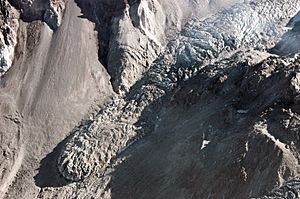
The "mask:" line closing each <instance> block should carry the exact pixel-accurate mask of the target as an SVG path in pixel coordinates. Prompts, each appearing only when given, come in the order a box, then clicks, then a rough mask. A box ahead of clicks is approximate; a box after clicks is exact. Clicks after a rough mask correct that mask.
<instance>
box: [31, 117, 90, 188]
mask: <svg viewBox="0 0 300 199" xmlns="http://www.w3.org/2000/svg"><path fill="white" fill-rule="evenodd" d="M90 124H91V120H89V119H87V120H85V119H83V120H82V121H81V122H80V124H79V125H78V126H76V127H75V128H74V129H73V130H72V131H71V133H70V135H69V136H67V137H66V138H65V139H64V140H63V141H61V142H60V143H59V144H58V145H57V146H56V147H55V148H54V149H53V151H52V152H51V153H49V154H48V155H47V156H46V157H45V158H43V159H42V160H41V162H40V167H39V169H38V174H37V175H36V176H34V182H35V184H36V186H38V187H41V188H43V187H62V186H65V185H67V184H70V183H71V181H68V180H66V179H65V178H64V177H63V176H62V175H61V174H60V173H59V171H58V167H57V162H58V157H59V155H60V153H61V151H62V149H63V147H64V146H65V144H66V143H67V142H68V140H69V139H70V138H71V137H72V136H73V134H74V132H75V131H77V130H79V129H85V128H86V127H87V126H89V125H90Z"/></svg>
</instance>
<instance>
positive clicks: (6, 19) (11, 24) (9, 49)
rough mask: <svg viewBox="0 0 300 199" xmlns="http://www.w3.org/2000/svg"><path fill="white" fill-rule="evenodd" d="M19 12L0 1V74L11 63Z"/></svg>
mask: <svg viewBox="0 0 300 199" xmlns="http://www.w3.org/2000/svg"><path fill="white" fill-rule="evenodd" d="M18 20H19V14H18V12H17V10H15V9H14V7H12V6H11V5H10V4H9V3H8V2H7V1H4V0H2V1H0V76H1V75H2V74H3V73H5V72H6V71H7V70H8V69H9V68H10V67H11V65H12V62H13V58H14V51H15V46H16V44H17V31H18V28H19V22H18Z"/></svg>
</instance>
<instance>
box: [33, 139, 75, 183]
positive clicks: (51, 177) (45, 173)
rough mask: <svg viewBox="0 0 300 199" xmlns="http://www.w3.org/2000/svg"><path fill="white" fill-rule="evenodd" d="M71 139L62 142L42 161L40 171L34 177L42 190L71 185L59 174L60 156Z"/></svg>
mask: <svg viewBox="0 0 300 199" xmlns="http://www.w3.org/2000/svg"><path fill="white" fill-rule="evenodd" d="M69 137H70V136H69ZM69 137H67V138H66V139H64V140H63V141H62V142H60V143H59V144H58V145H57V146H56V147H55V148H54V149H53V151H52V152H51V153H49V154H48V155H47V156H46V157H45V158H43V159H42V161H41V162H40V167H39V169H38V174H37V175H36V176H34V182H35V185H36V186H38V187H41V188H43V187H62V186H65V185H67V184H69V183H70V182H69V181H67V180H66V179H65V178H64V177H63V176H62V175H61V174H60V173H59V171H58V168H57V160H58V157H59V154H60V152H61V150H62V148H63V146H64V145H65V144H66V142H67V140H68V139H69Z"/></svg>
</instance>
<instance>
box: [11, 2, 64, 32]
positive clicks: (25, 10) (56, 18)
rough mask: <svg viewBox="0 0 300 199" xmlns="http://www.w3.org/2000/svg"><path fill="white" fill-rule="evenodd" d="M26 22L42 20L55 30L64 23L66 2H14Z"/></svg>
mask: <svg viewBox="0 0 300 199" xmlns="http://www.w3.org/2000/svg"><path fill="white" fill-rule="evenodd" d="M12 3H13V5H14V6H15V7H16V8H17V9H18V10H20V13H21V18H22V19H23V20H24V21H34V20H41V21H44V22H46V23H47V24H48V26H49V27H50V28H51V29H53V30H55V29H57V28H58V27H59V26H60V24H61V21H62V17H63V14H64V10H65V3H66V0H24V1H23V0H22V1H21V0H12Z"/></svg>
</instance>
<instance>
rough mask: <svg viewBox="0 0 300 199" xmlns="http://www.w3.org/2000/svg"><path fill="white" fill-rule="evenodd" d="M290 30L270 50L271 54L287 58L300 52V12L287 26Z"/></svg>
mask: <svg viewBox="0 0 300 199" xmlns="http://www.w3.org/2000/svg"><path fill="white" fill-rule="evenodd" d="M286 28H288V29H289V30H288V31H287V32H286V33H285V34H284V35H283V36H282V38H281V40H280V41H279V42H278V43H277V44H276V45H275V46H274V47H273V48H271V49H270V50H269V52H270V53H272V54H276V55H280V56H286V55H290V54H294V53H297V52H299V51H300V46H299V44H300V42H299V41H300V12H298V13H297V14H296V15H295V16H294V17H293V18H292V19H291V20H290V21H289V22H288V24H287V26H286Z"/></svg>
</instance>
